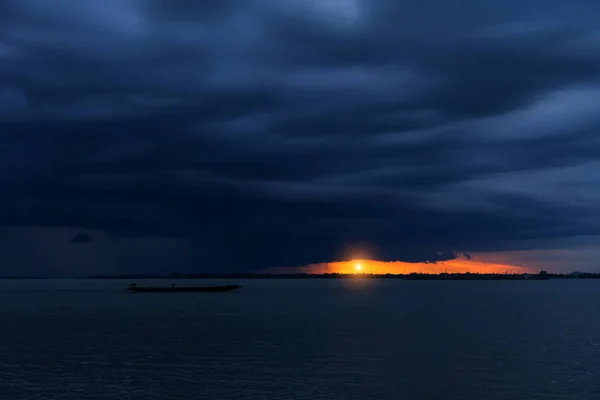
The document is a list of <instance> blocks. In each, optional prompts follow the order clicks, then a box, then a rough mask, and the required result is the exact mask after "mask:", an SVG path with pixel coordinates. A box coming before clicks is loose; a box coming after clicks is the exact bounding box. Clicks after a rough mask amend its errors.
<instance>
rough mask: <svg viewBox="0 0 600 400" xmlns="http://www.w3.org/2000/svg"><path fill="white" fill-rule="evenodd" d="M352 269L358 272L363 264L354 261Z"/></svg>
mask: <svg viewBox="0 0 600 400" xmlns="http://www.w3.org/2000/svg"><path fill="white" fill-rule="evenodd" d="M354 269H355V270H356V272H360V271H362V269H363V266H362V264H361V263H356V264H355V265H354Z"/></svg>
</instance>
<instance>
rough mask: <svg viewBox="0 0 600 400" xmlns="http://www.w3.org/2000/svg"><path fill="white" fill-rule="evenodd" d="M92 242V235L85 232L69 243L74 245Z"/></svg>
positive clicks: (74, 237) (78, 234)
mask: <svg viewBox="0 0 600 400" xmlns="http://www.w3.org/2000/svg"><path fill="white" fill-rule="evenodd" d="M92 241H93V239H92V235H90V234H89V233H85V232H79V233H77V234H76V235H75V236H73V237H72V238H71V242H70V243H75V244H78V243H91V242H92Z"/></svg>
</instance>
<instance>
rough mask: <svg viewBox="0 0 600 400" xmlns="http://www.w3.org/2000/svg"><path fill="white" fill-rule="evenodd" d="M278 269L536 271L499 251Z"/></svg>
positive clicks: (312, 271) (316, 271) (328, 271)
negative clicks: (440, 258) (417, 260)
mask: <svg viewBox="0 0 600 400" xmlns="http://www.w3.org/2000/svg"><path fill="white" fill-rule="evenodd" d="M272 272H278V273H285V272H288V273H309V274H331V273H338V274H410V273H421V274H440V273H466V272H470V273H482V274H521V273H537V272H539V271H538V270H537V269H533V268H526V267H522V266H519V265H514V264H510V262H509V261H508V260H505V259H504V258H502V257H498V255H493V254H491V255H489V256H487V255H485V254H474V255H472V257H471V258H467V257H465V256H459V257H457V258H455V259H453V260H447V261H438V262H436V263H409V262H402V261H390V262H386V261H375V260H368V259H355V260H349V261H339V262H329V263H319V264H311V265H307V266H305V267H300V268H278V269H277V271H272Z"/></svg>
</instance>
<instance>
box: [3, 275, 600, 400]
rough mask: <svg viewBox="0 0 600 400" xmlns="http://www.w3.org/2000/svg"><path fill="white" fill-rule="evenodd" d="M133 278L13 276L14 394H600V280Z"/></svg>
mask: <svg viewBox="0 0 600 400" xmlns="http://www.w3.org/2000/svg"><path fill="white" fill-rule="evenodd" d="M128 283H130V282H128V281H127V282H125V281H118V280H21V281H12V280H0V399H7V400H8V399H10V400H18V399H26V400H38V399H44V400H50V399H69V400H70V399H73V400H80V399H103V400H105V399H144V400H148V399H161V400H162V399H214V400H220V399H277V400H281V399H284V400H285V399H294V400H296V399H316V400H318V399H361V400H365V399H378V400H383V399H393V400H406V399H411V400H412V399H415V400H423V399H474V400H475V399H476V400H482V399H502V400H506V399H518V400H523V399H528V400H533V399H544V400H549V399H569V400H575V399H594V400H597V399H600V282H598V281H584V280H571V281H517V282H511V281H497V282H485V281H483V282H481V281H480V282H476V281H458V282H441V281H438V282H427V281H399V280H360V279H355V280H241V281H230V282H228V283H241V284H242V285H244V288H243V289H241V290H240V291H239V292H232V293H212V294H210V293H189V294H186V293H173V294H150V293H145V294H144V293H127V292H125V291H124V290H123V288H124V287H125V286H126V285H127V284H128ZM143 283H145V282H143V281H138V284H143ZM159 283H164V284H170V283H171V281H168V282H156V281H154V282H152V284H159ZM196 283H197V282H193V281H185V282H178V284H179V285H186V284H188V285H191V284H196ZM204 283H205V284H206V281H204ZM210 283H217V282H216V281H212V282H210ZM218 283H220V284H223V283H224V281H220V282H218Z"/></svg>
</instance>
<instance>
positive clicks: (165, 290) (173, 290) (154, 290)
mask: <svg viewBox="0 0 600 400" xmlns="http://www.w3.org/2000/svg"><path fill="white" fill-rule="evenodd" d="M240 288H241V286H240V285H224V286H197V287H148V286H146V287H144V286H135V287H131V286H130V287H128V288H127V290H129V291H130V292H142V293H214V292H231V291H233V290H237V289H240Z"/></svg>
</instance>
